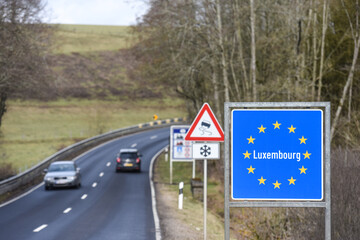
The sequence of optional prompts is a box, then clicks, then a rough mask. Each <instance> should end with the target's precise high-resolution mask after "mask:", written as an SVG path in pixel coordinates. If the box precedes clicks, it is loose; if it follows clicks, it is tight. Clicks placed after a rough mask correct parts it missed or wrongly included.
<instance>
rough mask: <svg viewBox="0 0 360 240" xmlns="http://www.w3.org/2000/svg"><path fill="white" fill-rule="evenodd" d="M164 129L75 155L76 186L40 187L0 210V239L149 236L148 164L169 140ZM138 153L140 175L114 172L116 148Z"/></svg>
mask: <svg viewBox="0 0 360 240" xmlns="http://www.w3.org/2000/svg"><path fill="white" fill-rule="evenodd" d="M169 131H170V130H169V128H163V129H156V130H151V131H147V132H142V133H138V134H134V135H130V136H126V137H122V138H119V139H117V140H115V141H112V142H109V143H106V144H104V145H102V146H100V147H97V148H95V149H92V150H91V151H89V152H87V153H85V154H84V155H82V156H80V157H79V158H78V159H77V160H76V163H77V164H78V166H79V167H80V168H81V174H82V187H81V188H80V189H58V190H51V191H45V190H44V186H43V185H41V186H39V187H38V188H37V189H35V190H34V191H32V192H31V193H29V194H27V195H25V196H24V197H22V198H20V199H18V200H16V201H14V202H12V203H10V204H7V205H5V206H2V207H1V208H0V239H4V240H5V239H6V240H12V239H14V240H20V239H21V240H23V239H24V240H25V239H26V240H27V239H29V240H42V239H43V240H57V239H58V240H68V239H76V240H81V239H86V240H89V239H94V240H95V239H96V240H98V239H100V240H107V239H109V240H110V239H117V240H118V239H147V240H148V239H150V240H151V239H155V224H154V218H153V210H152V202H151V189H150V182H149V165H150V161H151V159H152V158H153V156H154V155H155V154H156V153H157V152H159V151H160V150H161V149H162V148H164V147H165V146H166V145H168V144H169ZM129 147H135V148H138V149H139V151H140V152H141V153H142V154H143V157H142V165H141V170H142V171H141V173H136V172H120V173H116V172H115V157H116V154H117V152H118V151H119V149H120V148H129Z"/></svg>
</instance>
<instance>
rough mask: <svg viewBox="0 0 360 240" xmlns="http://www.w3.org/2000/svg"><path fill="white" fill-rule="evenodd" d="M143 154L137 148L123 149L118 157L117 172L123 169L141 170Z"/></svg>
mask: <svg viewBox="0 0 360 240" xmlns="http://www.w3.org/2000/svg"><path fill="white" fill-rule="evenodd" d="M141 156H142V155H141V154H140V153H139V151H138V150H137V149H135V148H130V149H121V150H120V152H119V153H118V155H117V157H116V172H119V171H121V170H134V171H138V172H140V171H141V158H140V157H141Z"/></svg>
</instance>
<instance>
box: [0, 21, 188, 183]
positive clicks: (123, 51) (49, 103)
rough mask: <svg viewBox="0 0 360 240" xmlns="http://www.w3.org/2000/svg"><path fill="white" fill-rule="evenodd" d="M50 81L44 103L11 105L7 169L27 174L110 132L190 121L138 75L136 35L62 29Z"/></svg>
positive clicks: (178, 103)
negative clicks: (66, 150)
mask: <svg viewBox="0 0 360 240" xmlns="http://www.w3.org/2000/svg"><path fill="white" fill-rule="evenodd" d="M54 29H55V30H56V31H55V33H54V38H53V41H54V48H53V53H52V54H51V55H50V56H48V57H47V59H48V64H49V68H50V69H51V71H52V72H51V76H50V78H49V86H46V87H45V86H43V87H42V89H41V90H40V91H41V98H40V97H38V96H36V95H35V96H34V95H31V93H26V92H24V94H23V96H29V97H26V98H23V99H11V100H10V101H9V102H8V111H7V113H6V114H5V116H4V119H3V125H2V126H1V129H0V153H1V154H0V179H1V166H2V165H4V164H11V165H12V168H13V171H14V172H19V171H24V170H25V169H27V168H30V167H31V166H33V165H34V164H36V163H38V162H39V161H42V160H43V159H45V158H46V157H48V156H50V155H52V154H54V153H55V152H57V151H58V150H60V149H61V148H64V147H66V146H68V145H70V144H73V143H75V142H77V141H79V140H81V139H84V138H88V137H91V136H94V135H97V134H101V133H104V132H107V131H110V130H114V129H118V128H122V127H126V126H131V125H136V124H138V123H143V122H149V121H152V116H153V115H154V114H156V115H158V116H159V119H166V118H173V117H183V116H186V114H185V112H186V109H185V107H184V105H183V101H182V100H181V99H179V98H178V97H177V96H176V94H175V93H174V92H172V91H171V89H170V88H169V87H168V86H163V85H161V84H159V83H154V82H147V81H144V80H143V79H142V78H141V77H140V76H138V75H137V74H136V72H134V70H133V69H134V66H135V65H136V59H135V57H134V56H133V55H132V54H131V52H130V51H129V48H131V46H133V45H134V42H135V41H134V38H133V37H132V35H131V29H130V28H129V27H124V26H89V25H56V26H54Z"/></svg>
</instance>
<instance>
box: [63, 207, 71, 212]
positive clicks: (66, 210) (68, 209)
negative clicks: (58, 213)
mask: <svg viewBox="0 0 360 240" xmlns="http://www.w3.org/2000/svg"><path fill="white" fill-rule="evenodd" d="M71 209H72V208H71V207H69V208H67V209H65V210H64V212H63V213H68V212H70V211H71Z"/></svg>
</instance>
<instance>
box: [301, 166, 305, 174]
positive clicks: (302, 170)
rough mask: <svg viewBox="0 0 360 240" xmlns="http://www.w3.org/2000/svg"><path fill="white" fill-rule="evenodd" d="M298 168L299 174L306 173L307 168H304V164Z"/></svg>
mask: <svg viewBox="0 0 360 240" xmlns="http://www.w3.org/2000/svg"><path fill="white" fill-rule="evenodd" d="M299 170H300V174H302V173H305V174H306V170H307V168H304V166H302V168H299Z"/></svg>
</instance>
